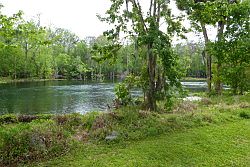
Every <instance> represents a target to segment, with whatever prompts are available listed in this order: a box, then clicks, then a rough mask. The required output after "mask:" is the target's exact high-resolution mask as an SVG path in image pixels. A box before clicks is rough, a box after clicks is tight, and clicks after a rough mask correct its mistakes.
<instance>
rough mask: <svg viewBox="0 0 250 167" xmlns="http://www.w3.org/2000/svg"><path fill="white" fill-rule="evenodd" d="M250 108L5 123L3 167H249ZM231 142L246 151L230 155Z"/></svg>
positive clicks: (227, 99)
mask: <svg viewBox="0 0 250 167" xmlns="http://www.w3.org/2000/svg"><path fill="white" fill-rule="evenodd" d="M249 101H250V94H246V95H244V96H220V97H211V98H208V97H203V99H202V100H201V101H197V102H190V101H179V102H176V105H175V106H174V108H173V110H171V111H165V110H164V109H162V108H161V107H162V106H161V105H160V104H159V105H160V107H159V111H158V112H148V111H144V110H142V109H139V108H138V107H136V106H134V107H126V108H121V109H119V110H116V111H112V112H108V113H107V112H106V113H88V114H86V115H80V114H70V115H37V116H24V115H19V116H16V115H4V116H1V117H0V122H1V123H0V125H1V128H0V153H1V158H0V166H1V165H2V166H17V165H21V164H23V165H31V166H37V165H38V164H37V161H41V160H46V161H47V160H48V159H51V158H52V160H51V161H49V162H48V163H40V165H41V166H88V165H89V166H98V165H99V166H103V165H104V166H105V165H106V166H112V164H113V166H118V165H120V166H124V165H125V164H128V166H147V165H148V164H149V165H151V166H154V165H155V164H160V165H161V164H162V166H165V164H167V165H170V166H171V165H175V164H177V166H178V164H179V165H180V166H182V165H183V164H190V166H192V165H195V164H196V163H197V164H200V166H203V165H205V166H213V165H215V166H216V164H220V163H221V162H223V163H224V164H225V165H226V166H227V165H228V164H229V166H230V163H234V162H235V163H236V165H237V164H239V165H240V166H241V165H242V164H243V165H245V164H246V162H248V161H246V158H247V156H249V154H247V153H249V142H250V139H249V138H250V136H249V128H247V127H249V126H248V125H249V118H250V104H249ZM243 125H244V126H243ZM223 127H225V128H224V129H223ZM197 128H198V129H197ZM207 129H210V130H208V131H206V130H207ZM222 130H224V131H223V132H221V131H222ZM213 131H216V132H215V133H214V135H213V134H212V132H213ZM220 132H221V136H220ZM247 132H248V133H247ZM218 135H219V136H218ZM228 136H232V138H230V137H229V138H228ZM234 137H235V138H234ZM191 139H192V140H191ZM229 139H230V142H231V143H236V144H237V145H236V146H237V147H238V145H239V146H241V147H240V149H239V150H238V149H236V148H235V149H234V148H231V147H229V146H230V144H228V142H229ZM231 139H232V140H231ZM166 141H167V142H166ZM213 141H214V142H213ZM190 142H191V143H190ZM150 143H151V144H150ZM216 143H217V145H216ZM148 144H150V145H148ZM158 144H159V145H158ZM189 144H190V146H189ZM137 145H138V146H139V147H137ZM215 146H216V147H215ZM217 146H218V148H217ZM219 146H220V147H219ZM236 146H235V147H236ZM175 148H176V149H175ZM164 150H165V151H164ZM225 150H226V152H227V153H228V154H225ZM144 154H145V155H144ZM151 154H152V156H151ZM155 154H156V155H155ZM131 155H134V156H131ZM140 155H141V156H140ZM214 155H217V156H216V157H217V158H216V159H214V158H213V157H212V156H214ZM144 156H145V157H144ZM53 157H54V158H55V157H57V158H55V159H53ZM143 157H144V158H143ZM150 157H152V159H150ZM157 157H158V158H157ZM110 158H112V159H110ZM130 158H131V159H130ZM228 158H230V159H232V161H228ZM203 159H205V160H206V161H203ZM220 159H221V160H220ZM129 160H131V161H129ZM111 163H112V164H111ZM198 166H199V165H198ZM246 166H247V165H246Z"/></svg>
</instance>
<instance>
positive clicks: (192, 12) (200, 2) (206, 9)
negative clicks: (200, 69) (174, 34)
mask: <svg viewBox="0 0 250 167" xmlns="http://www.w3.org/2000/svg"><path fill="white" fill-rule="evenodd" d="M176 2H177V6H178V8H179V9H180V10H184V11H186V13H187V15H188V17H189V19H190V20H191V24H192V25H193V27H194V28H195V29H196V30H198V31H200V32H202V33H203V37H204V41H205V49H204V53H205V55H206V58H207V82H208V91H209V92H211V88H212V87H211V83H212V57H211V55H210V54H209V53H208V52H207V50H208V45H209V43H210V42H211V41H210V40H209V36H208V32H207V28H206V26H208V25H210V26H217V41H218V42H219V41H223V40H224V30H225V27H226V26H229V25H227V19H228V18H229V12H230V10H231V7H232V6H233V5H234V4H238V3H239V2H238V1H236V0H176ZM217 55H221V53H218V54H217ZM215 58H216V61H217V62H216V64H217V67H216V68H217V70H216V71H217V73H216V74H217V75H216V77H214V78H215V90H216V92H217V94H220V93H221V90H222V84H221V66H222V62H223V58H222V57H221V56H217V57H215Z"/></svg>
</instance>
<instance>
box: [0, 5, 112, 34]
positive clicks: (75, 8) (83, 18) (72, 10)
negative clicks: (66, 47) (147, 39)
mask: <svg viewBox="0 0 250 167" xmlns="http://www.w3.org/2000/svg"><path fill="white" fill-rule="evenodd" d="M1 3H2V4H3V5H4V6H5V7H4V8H3V12H4V13H5V14H8V15H11V14H13V13H16V12H17V11H19V10H22V11H24V13H25V15H24V17H25V18H27V19H31V18H32V17H36V16H37V15H38V14H40V15H41V16H40V17H41V23H42V24H43V25H45V26H48V25H51V24H52V25H54V26H55V27H61V28H66V29H69V30H71V31H72V32H74V33H76V34H77V35H78V36H80V37H81V38H83V37H85V36H98V35H101V34H102V32H103V31H105V30H106V29H107V28H108V27H107V25H106V24H105V23H102V22H100V21H99V20H98V18H97V17H96V14H97V13H100V14H104V13H105V11H106V9H108V7H109V0H88V1H84V0H71V1H69V0H2V1H1Z"/></svg>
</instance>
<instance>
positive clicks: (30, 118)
mask: <svg viewBox="0 0 250 167" xmlns="http://www.w3.org/2000/svg"><path fill="white" fill-rule="evenodd" d="M38 118H39V117H38V116H35V115H19V116H18V117H17V119H18V122H31V121H33V120H36V119H38Z"/></svg>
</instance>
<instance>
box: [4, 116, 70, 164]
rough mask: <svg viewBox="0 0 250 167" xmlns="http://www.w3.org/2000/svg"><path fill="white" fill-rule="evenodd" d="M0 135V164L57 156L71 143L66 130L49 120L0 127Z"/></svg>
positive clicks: (65, 150) (66, 149) (67, 148)
mask: <svg viewBox="0 0 250 167" xmlns="http://www.w3.org/2000/svg"><path fill="white" fill-rule="evenodd" d="M0 136H1V139H0V154H1V158H0V166H15V164H18V163H24V162H27V161H34V160H37V159H41V158H45V157H52V156H58V155H61V154H63V153H65V152H67V151H68V150H69V148H70V144H71V142H70V138H69V135H68V134H67V132H66V131H64V130H63V128H61V127H59V126H55V125H54V124H53V122H51V121H47V122H40V123H39V122H35V123H32V124H31V123H30V124H18V125H16V126H12V127H9V128H2V129H1V130H0Z"/></svg>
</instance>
